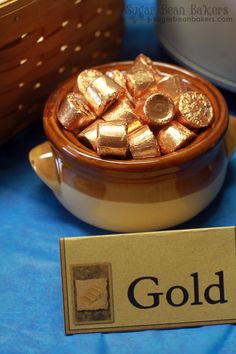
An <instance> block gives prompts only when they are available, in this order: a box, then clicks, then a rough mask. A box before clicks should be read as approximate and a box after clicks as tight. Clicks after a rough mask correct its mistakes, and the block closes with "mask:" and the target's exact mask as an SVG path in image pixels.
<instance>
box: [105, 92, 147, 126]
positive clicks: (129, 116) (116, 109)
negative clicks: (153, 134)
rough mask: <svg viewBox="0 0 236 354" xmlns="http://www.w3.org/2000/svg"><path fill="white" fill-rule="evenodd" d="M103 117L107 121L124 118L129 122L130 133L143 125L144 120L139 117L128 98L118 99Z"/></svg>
mask: <svg viewBox="0 0 236 354" xmlns="http://www.w3.org/2000/svg"><path fill="white" fill-rule="evenodd" d="M102 118H103V119H104V120H105V121H113V120H120V119H124V120H125V121H126V123H127V126H128V132H129V133H130V132H132V131H134V130H135V129H137V128H138V127H140V126H141V125H142V122H141V121H140V120H139V119H138V117H137V115H136V114H135V111H134V108H133V106H132V104H131V103H130V102H129V100H128V99H127V98H122V99H120V100H118V101H116V102H115V103H114V104H113V105H112V106H110V107H109V109H108V110H107V111H106V112H105V113H104V114H103V116H102Z"/></svg>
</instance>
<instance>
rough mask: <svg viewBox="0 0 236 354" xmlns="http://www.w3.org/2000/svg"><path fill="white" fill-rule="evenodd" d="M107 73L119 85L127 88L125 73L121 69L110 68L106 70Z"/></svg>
mask: <svg viewBox="0 0 236 354" xmlns="http://www.w3.org/2000/svg"><path fill="white" fill-rule="evenodd" d="M106 75H107V76H108V77H109V78H110V79H112V80H114V81H115V82H116V83H117V84H118V85H120V86H121V87H123V88H125V89H126V79H125V76H124V74H123V73H122V72H121V71H120V70H110V71H107V72H106Z"/></svg>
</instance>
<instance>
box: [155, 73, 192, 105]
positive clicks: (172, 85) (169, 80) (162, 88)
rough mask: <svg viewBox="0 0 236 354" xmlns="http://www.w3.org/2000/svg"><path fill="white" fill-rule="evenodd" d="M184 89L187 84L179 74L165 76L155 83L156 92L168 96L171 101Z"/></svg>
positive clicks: (184, 90) (185, 89)
mask: <svg viewBox="0 0 236 354" xmlns="http://www.w3.org/2000/svg"><path fill="white" fill-rule="evenodd" d="M186 91H187V86H186V84H185V82H184V81H183V80H182V79H181V77H180V76H179V75H169V76H166V77H164V78H163V79H161V80H160V81H159V82H158V83H157V92H160V93H163V94H164V95H168V96H170V97H171V98H172V100H173V101H175V100H176V99H178V97H179V96H180V95H181V93H184V92H186Z"/></svg>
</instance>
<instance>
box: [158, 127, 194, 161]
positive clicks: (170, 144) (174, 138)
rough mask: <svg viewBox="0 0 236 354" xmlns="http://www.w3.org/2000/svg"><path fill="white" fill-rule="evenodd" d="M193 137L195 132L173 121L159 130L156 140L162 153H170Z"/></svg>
mask: <svg viewBox="0 0 236 354" xmlns="http://www.w3.org/2000/svg"><path fill="white" fill-rule="evenodd" d="M195 137H196V134H195V133H193V132H192V131H191V130H189V129H188V128H186V127H185V126H184V125H182V124H180V123H178V122H176V121H173V122H171V123H170V124H168V125H167V126H166V127H164V128H162V129H161V130H160V131H159V133H158V135H157V141H158V144H159V146H160V148H161V152H162V153H163V154H170V153H172V152H174V151H176V150H178V149H180V148H182V147H184V146H186V145H187V144H188V143H189V142H190V141H191V140H192V139H194V138H195Z"/></svg>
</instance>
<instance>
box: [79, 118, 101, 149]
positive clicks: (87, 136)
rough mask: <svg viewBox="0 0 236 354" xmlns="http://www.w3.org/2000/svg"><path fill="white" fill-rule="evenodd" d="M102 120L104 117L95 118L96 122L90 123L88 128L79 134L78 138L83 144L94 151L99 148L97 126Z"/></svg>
mask: <svg viewBox="0 0 236 354" xmlns="http://www.w3.org/2000/svg"><path fill="white" fill-rule="evenodd" d="M101 122H103V120H102V119H97V120H95V122H93V123H92V124H90V125H89V126H88V127H87V128H86V129H84V130H83V131H82V132H80V133H79V134H78V135H77V138H78V139H79V140H80V141H81V143H82V144H84V145H86V146H87V147H89V148H92V149H93V150H94V151H96V150H97V128H98V124H99V123H101Z"/></svg>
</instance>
